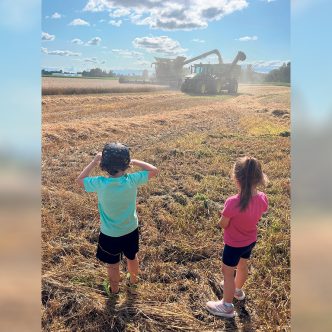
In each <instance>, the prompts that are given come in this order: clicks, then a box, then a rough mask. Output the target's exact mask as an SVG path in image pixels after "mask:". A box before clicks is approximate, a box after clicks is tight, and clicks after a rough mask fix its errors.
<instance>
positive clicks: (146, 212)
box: [42, 85, 290, 331]
mask: <svg viewBox="0 0 332 332" xmlns="http://www.w3.org/2000/svg"><path fill="white" fill-rule="evenodd" d="M239 92H240V93H239V94H238V95H237V96H228V95H221V96H206V97H205V96H204V97H202V96H188V95H185V94H183V93H181V92H176V91H166V90H165V91H153V92H144V93H118V94H116V95H113V94H104V95H103V94H99V95H77V96H44V97H43V115H42V121H43V129H42V140H43V159H42V201H43V206H42V250H43V267H42V326H43V330H45V331H216V330H219V331H237V330H239V331H290V180H289V178H290V137H289V135H290V132H289V130H290V129H289V126H290V89H289V88H288V87H280V86H266V85H264V86H257V85H256V86H250V85H241V86H240V89H239ZM108 141H120V142H123V143H125V144H128V145H129V146H130V147H131V149H132V157H134V158H136V159H142V160H146V161H148V162H151V163H153V164H155V165H156V166H157V167H158V168H159V169H160V175H159V176H158V177H157V178H155V179H153V180H152V181H151V182H150V183H149V184H148V185H147V186H143V187H142V188H141V189H140V191H139V195H138V197H139V198H138V214H139V219H140V225H141V226H140V227H141V228H140V231H141V242H140V253H139V258H140V268H141V279H142V280H141V282H140V284H139V285H138V288H137V289H136V290H135V291H133V290H132V289H131V288H130V287H128V286H127V285H126V282H125V281H122V283H121V293H120V296H119V298H118V299H117V300H111V299H109V298H108V297H107V295H106V294H105V293H104V291H103V288H102V282H103V280H104V279H105V278H106V269H105V267H104V266H103V265H102V264H100V263H99V262H98V261H97V260H96V259H95V258H94V257H95V249H96V243H97V239H98V234H99V215H98V210H97V199H96V197H95V195H94V194H87V193H84V191H83V190H82V189H81V188H79V187H78V186H77V185H76V183H75V179H76V177H77V176H78V174H79V173H80V172H81V170H82V169H83V168H84V167H85V166H86V165H87V164H88V163H89V162H90V161H91V159H92V158H93V156H94V155H95V153H97V152H98V151H100V150H101V149H102V147H103V145H104V143H105V142H108ZM244 154H250V155H254V156H256V157H257V158H258V159H259V160H261V161H262V164H263V167H264V170H265V172H266V173H267V175H268V177H269V179H270V183H269V185H268V187H267V188H266V192H267V194H268V197H269V201H270V210H269V212H268V214H267V215H266V216H264V217H263V218H262V220H261V222H260V226H259V241H258V243H257V245H256V247H255V249H254V251H253V257H252V263H251V265H250V275H249V279H248V281H247V284H246V285H245V290H246V294H247V298H246V300H245V301H236V300H235V308H236V311H237V313H238V315H237V317H236V318H235V319H222V318H216V317H214V316H212V315H211V314H209V313H208V312H207V311H206V310H205V303H206V301H208V300H212V299H217V298H220V297H221V296H222V291H221V288H220V286H219V283H220V281H221V280H222V276H221V271H220V259H219V252H220V250H221V249H222V236H221V231H220V230H218V229H217V228H216V224H217V222H218V211H219V209H220V208H221V207H222V204H223V202H224V201H225V199H226V198H227V197H229V196H230V195H233V194H234V193H235V192H236V189H235V186H234V184H233V183H232V181H231V180H230V178H229V173H230V169H231V167H232V165H233V162H234V161H235V159H236V158H237V157H238V156H241V155H244ZM93 174H101V172H100V171H99V170H98V172H97V171H96V172H94V173H93ZM122 271H124V266H123V267H122Z"/></svg>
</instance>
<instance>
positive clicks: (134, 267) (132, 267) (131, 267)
mask: <svg viewBox="0 0 332 332" xmlns="http://www.w3.org/2000/svg"><path fill="white" fill-rule="evenodd" d="M138 264H139V262H138V257H137V254H136V256H135V258H134V259H128V258H127V268H128V272H129V273H130V283H132V284H136V283H137V276H138Z"/></svg>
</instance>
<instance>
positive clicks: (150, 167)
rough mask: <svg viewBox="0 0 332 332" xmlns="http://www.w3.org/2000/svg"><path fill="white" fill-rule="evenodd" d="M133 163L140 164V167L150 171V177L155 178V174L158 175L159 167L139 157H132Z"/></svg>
mask: <svg viewBox="0 0 332 332" xmlns="http://www.w3.org/2000/svg"><path fill="white" fill-rule="evenodd" d="M131 164H132V165H133V166H138V167H140V168H142V169H143V170H145V171H148V172H149V179H151V178H153V177H154V176H156V175H157V174H158V172H159V171H158V168H157V167H155V166H153V165H151V164H149V163H146V162H145V161H141V160H137V159H131Z"/></svg>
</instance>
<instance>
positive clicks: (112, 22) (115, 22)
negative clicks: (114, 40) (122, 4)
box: [108, 20, 122, 27]
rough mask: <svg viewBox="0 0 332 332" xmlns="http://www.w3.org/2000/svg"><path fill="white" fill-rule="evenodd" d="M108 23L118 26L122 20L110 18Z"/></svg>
mask: <svg viewBox="0 0 332 332" xmlns="http://www.w3.org/2000/svg"><path fill="white" fill-rule="evenodd" d="M108 23H109V24H111V25H113V26H115V27H119V26H120V25H121V24H122V21H121V20H117V21H116V20H110V21H109V22H108Z"/></svg>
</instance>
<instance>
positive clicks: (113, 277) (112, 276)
mask: <svg viewBox="0 0 332 332" xmlns="http://www.w3.org/2000/svg"><path fill="white" fill-rule="evenodd" d="M107 273H108V278H109V282H110V286H111V291H112V293H117V292H118V291H119V282H120V263H116V264H108V266H107Z"/></svg>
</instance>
